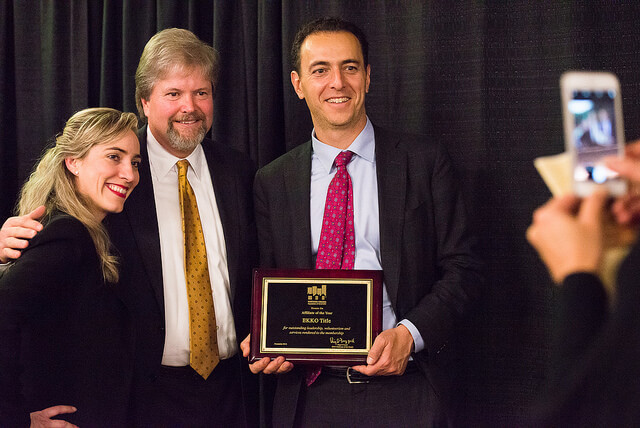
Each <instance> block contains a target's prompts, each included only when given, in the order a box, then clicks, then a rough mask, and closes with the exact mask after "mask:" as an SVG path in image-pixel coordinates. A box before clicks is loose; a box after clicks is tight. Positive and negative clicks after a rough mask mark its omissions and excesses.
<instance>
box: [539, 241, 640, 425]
mask: <svg viewBox="0 0 640 428" xmlns="http://www.w3.org/2000/svg"><path fill="white" fill-rule="evenodd" d="M639 310H640V245H639V244H638V243H636V244H635V246H634V248H633V249H632V250H631V252H630V253H629V255H628V256H627V258H626V260H625V261H624V262H623V264H622V266H621V267H620V270H619V274H618V282H617V297H616V299H615V304H614V305H613V307H612V308H611V309H610V307H609V302H608V300H607V295H606V292H605V290H604V287H603V285H602V283H601V282H600V280H599V279H598V278H597V277H596V276H594V275H590V274H586V273H577V274H573V275H570V276H568V277H567V278H566V279H565V281H564V284H563V285H562V289H561V292H560V301H559V311H558V319H557V320H556V321H555V322H554V326H555V330H556V331H555V337H554V347H553V350H554V351H553V354H552V363H553V364H552V367H553V371H552V373H551V375H550V385H549V389H548V392H547V394H545V399H544V400H543V401H544V403H543V405H542V407H541V409H538V411H540V410H542V413H543V414H544V417H543V418H542V419H541V420H540V419H538V421H537V422H536V423H534V424H532V425H537V426H612V427H613V426H620V427H622V426H628V427H630V426H638V425H639V424H640V316H639V314H638V312H639ZM538 416H539V415H538Z"/></svg>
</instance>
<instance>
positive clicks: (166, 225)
mask: <svg viewBox="0 0 640 428" xmlns="http://www.w3.org/2000/svg"><path fill="white" fill-rule="evenodd" d="M147 150H148V152H149V166H150V168H151V178H152V181H153V192H154V197H155V201H156V215H157V216H158V230H159V232H160V251H161V254H162V279H163V287H164V313H165V342H164V351H163V354H162V364H164V365H167V366H186V365H189V306H188V299H187V285H186V280H185V267H184V237H183V235H182V217H181V213H180V202H179V201H180V199H179V190H178V168H177V166H176V162H178V161H179V160H180V158H177V157H175V156H173V155H172V154H170V153H169V152H167V151H166V150H165V149H164V148H163V147H162V146H161V145H160V143H158V141H157V140H156V139H155V137H154V136H153V135H152V134H151V131H150V130H149V128H147ZM186 159H187V160H188V161H189V169H188V171H187V180H189V184H190V185H191V187H192V188H193V192H194V193H195V195H196V200H197V202H198V212H199V213H200V221H201V223H202V231H203V234H204V240H205V246H206V249H207V262H208V265H209V275H210V280H211V289H212V293H213V304H214V307H215V313H216V324H217V328H218V330H217V332H218V349H219V352H220V358H221V359H225V358H229V357H231V356H233V355H235V353H236V352H237V341H236V334H235V325H234V322H233V313H232V311H231V304H230V288H229V269H228V266H227V252H226V247H225V240H224V234H223V230H222V223H221V221H220V213H219V212H218V205H217V204H216V196H215V193H214V191H213V183H212V181H211V175H210V173H209V168H208V166H207V159H206V157H205V155H204V150H203V149H202V146H201V145H198V146H197V147H196V149H195V150H194V151H193V153H191V154H190V155H189V156H188V157H187V158H186Z"/></svg>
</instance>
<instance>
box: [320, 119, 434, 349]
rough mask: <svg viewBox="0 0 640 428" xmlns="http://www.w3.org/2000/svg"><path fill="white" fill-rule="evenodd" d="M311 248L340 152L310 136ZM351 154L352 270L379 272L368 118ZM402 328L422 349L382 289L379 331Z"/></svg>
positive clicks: (375, 188) (411, 326)
mask: <svg viewBox="0 0 640 428" xmlns="http://www.w3.org/2000/svg"><path fill="white" fill-rule="evenodd" d="M311 144H312V147H313V154H312V155H311V245H312V251H313V254H314V255H316V254H317V253H318V243H319V242H320V233H321V232H322V218H323V216H324V205H325V201H326V199H327V191H328V190H329V184H330V183H331V180H332V179H333V176H334V175H335V174H336V170H337V168H336V167H335V165H334V164H333V162H334V160H335V158H336V156H338V154H340V152H341V150H340V149H338V148H336V147H333V146H330V145H328V144H324V143H323V142H321V141H320V140H318V139H317V138H316V136H315V131H313V132H311ZM348 150H349V151H351V152H353V153H354V155H353V157H352V158H351V162H349V164H348V165H347V171H348V172H349V175H350V176H351V183H352V186H353V221H354V231H355V235H356V260H355V265H354V269H369V270H382V263H381V261H380V260H381V259H380V216H379V210H378V178H377V176H376V158H375V135H374V131H373V125H372V124H371V122H370V121H369V118H367V124H366V125H365V127H364V129H363V130H362V132H361V133H360V134H359V135H358V136H357V137H356V139H355V140H353V142H352V143H351V145H350V146H349V147H348ZM398 324H402V325H404V326H405V327H407V329H408V330H409V332H410V333H411V336H412V337H413V342H414V346H415V352H420V351H421V350H423V349H424V341H423V339H422V336H421V335H420V332H419V331H418V329H417V328H416V327H415V325H414V324H413V323H412V322H411V321H409V320H406V319H404V320H402V321H400V323H398V322H397V317H396V314H395V313H394V311H393V307H392V306H391V299H389V293H387V286H386V284H383V287H382V329H383V330H387V329H390V328H393V327H396V326H397V325H398Z"/></svg>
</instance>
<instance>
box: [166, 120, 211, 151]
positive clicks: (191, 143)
mask: <svg viewBox="0 0 640 428" xmlns="http://www.w3.org/2000/svg"><path fill="white" fill-rule="evenodd" d="M205 135H207V128H206V125H205V123H204V121H203V122H202V126H201V127H200V130H199V131H198V133H197V134H196V135H195V136H194V137H192V138H189V137H183V136H182V135H180V133H179V132H178V131H176V129H175V128H174V127H173V122H169V129H167V138H168V140H169V145H170V146H171V147H172V148H174V149H176V150H178V151H181V152H192V151H193V150H194V149H195V148H196V147H198V144H200V143H201V142H202V140H204V136H205Z"/></svg>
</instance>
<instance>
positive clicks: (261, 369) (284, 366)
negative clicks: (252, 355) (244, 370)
mask: <svg viewBox="0 0 640 428" xmlns="http://www.w3.org/2000/svg"><path fill="white" fill-rule="evenodd" d="M292 369H293V364H291V363H290V362H289V361H286V360H285V359H284V357H282V356H280V357H278V358H275V359H273V360H271V359H270V358H269V357H264V358H263V359H261V360H259V361H256V362H255V363H252V364H249V370H251V373H253V374H258V373H264V374H282V373H287V372H290V371H291V370H292Z"/></svg>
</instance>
